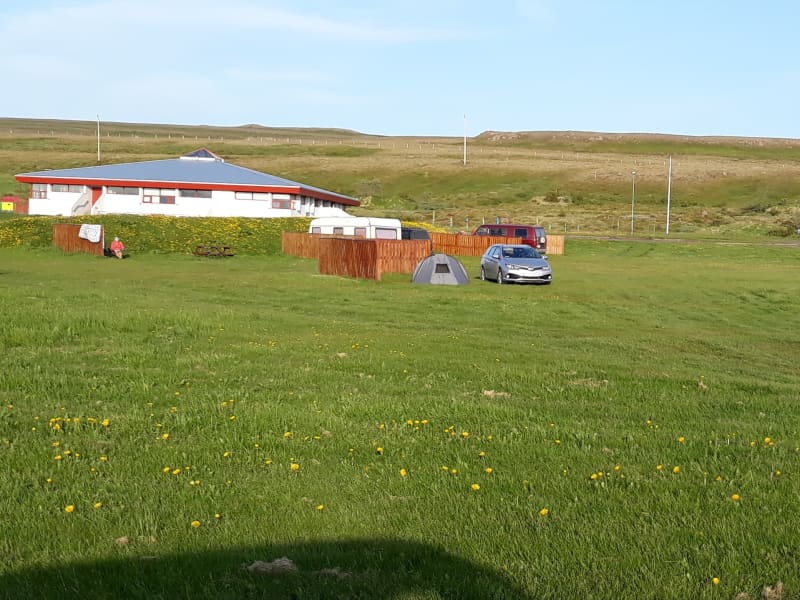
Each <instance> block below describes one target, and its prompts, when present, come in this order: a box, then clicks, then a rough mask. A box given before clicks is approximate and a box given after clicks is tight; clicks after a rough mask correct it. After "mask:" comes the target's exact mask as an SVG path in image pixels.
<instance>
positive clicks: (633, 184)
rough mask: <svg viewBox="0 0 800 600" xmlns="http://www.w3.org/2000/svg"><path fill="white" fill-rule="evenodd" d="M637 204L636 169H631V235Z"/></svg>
mask: <svg viewBox="0 0 800 600" xmlns="http://www.w3.org/2000/svg"><path fill="white" fill-rule="evenodd" d="M635 206H636V171H631V235H633V214H634V207H635Z"/></svg>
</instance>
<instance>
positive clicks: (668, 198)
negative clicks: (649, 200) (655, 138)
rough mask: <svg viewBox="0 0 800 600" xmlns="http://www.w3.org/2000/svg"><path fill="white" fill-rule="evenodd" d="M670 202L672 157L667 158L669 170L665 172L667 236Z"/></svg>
mask: <svg viewBox="0 0 800 600" xmlns="http://www.w3.org/2000/svg"><path fill="white" fill-rule="evenodd" d="M671 201H672V155H671V154H670V156H669V170H668V171H667V229H666V234H667V235H669V207H670V202H671Z"/></svg>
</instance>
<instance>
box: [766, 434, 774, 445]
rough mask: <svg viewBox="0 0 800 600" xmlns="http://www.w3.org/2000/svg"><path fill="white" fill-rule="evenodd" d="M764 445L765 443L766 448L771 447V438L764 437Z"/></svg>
mask: <svg viewBox="0 0 800 600" xmlns="http://www.w3.org/2000/svg"><path fill="white" fill-rule="evenodd" d="M764 443H765V444H767V445H768V446H771V445H772V443H773V442H772V438H771V437H769V436H767V437H765V438H764Z"/></svg>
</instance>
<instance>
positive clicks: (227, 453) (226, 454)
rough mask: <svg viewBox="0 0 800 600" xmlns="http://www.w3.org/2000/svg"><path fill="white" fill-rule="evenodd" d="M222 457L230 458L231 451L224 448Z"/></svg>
mask: <svg viewBox="0 0 800 600" xmlns="http://www.w3.org/2000/svg"><path fill="white" fill-rule="evenodd" d="M222 457H223V458H230V457H231V453H230V452H228V451H227V450H226V451H225V452H223V453H222Z"/></svg>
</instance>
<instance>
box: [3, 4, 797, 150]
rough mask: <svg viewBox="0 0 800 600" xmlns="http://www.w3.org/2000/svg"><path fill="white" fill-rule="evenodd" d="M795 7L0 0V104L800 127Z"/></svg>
mask: <svg viewBox="0 0 800 600" xmlns="http://www.w3.org/2000/svg"><path fill="white" fill-rule="evenodd" d="M798 24H800V9H799V8H798V7H797V4H796V2H793V1H783V0H763V1H760V2H758V1H755V0H753V1H743V0H730V1H725V2H723V1H721V0H719V1H710V0H705V1H704V0H673V1H650V0H638V1H636V0H617V1H614V0H608V1H602V0H596V1H592V0H493V1H491V2H490V1H488V0H427V1H422V0H402V1H396V0H386V1H381V0H353V1H338V2H337V1H323V0H306V1H302V2H300V1H290V0H274V1H273V0H131V1H128V0H49V1H48V0H22V1H17V0H3V2H2V5H0V81H1V82H2V84H3V85H2V94H0V116H3V117H30V118H59V119H79V120H95V119H96V118H97V115H99V116H100V118H101V120H105V121H124V122H139V123H173V124H187V125H202V124H207V125H243V124H249V123H257V124H260V125H265V126H276V127H335V128H343V129H354V130H357V131H360V132H363V133H371V134H383V135H446V136H460V135H462V134H463V131H464V125H465V121H466V129H467V134H468V135H470V136H472V135H477V134H479V133H481V132H482V131H487V130H493V131H541V130H545V131H551V130H557V131H560V130H581V131H601V132H620V133H624V132H644V133H671V134H683V135H726V136H749V137H787V138H800V119H798V112H797V106H798V105H800V60H798V58H800V36H798V35H797V31H796V30H797V27H798ZM465 115H466V120H465Z"/></svg>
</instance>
